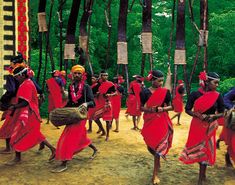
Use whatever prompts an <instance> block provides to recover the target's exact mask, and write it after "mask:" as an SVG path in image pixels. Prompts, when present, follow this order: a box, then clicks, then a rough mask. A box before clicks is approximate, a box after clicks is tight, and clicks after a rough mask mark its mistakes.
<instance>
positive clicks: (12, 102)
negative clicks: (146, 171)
mask: <svg viewBox="0 0 235 185" xmlns="http://www.w3.org/2000/svg"><path fill="white" fill-rule="evenodd" d="M9 73H10V74H9V75H8V76H7V79H6V81H7V84H6V93H5V94H4V95H3V96H2V97H1V101H0V102H1V110H2V111H3V115H2V120H4V123H3V125H2V126H1V128H0V138H1V139H5V141H6V148H5V149H4V150H2V151H0V153H1V154H4V153H11V152H12V151H14V152H15V157H14V159H13V160H11V161H8V162H7V163H6V165H10V166H11V165H16V164H19V162H20V161H21V153H22V152H25V151H27V150H29V149H30V148H32V147H34V146H35V145H39V150H42V149H44V147H45V146H46V147H48V148H49V149H50V151H51V155H50V157H49V161H53V160H54V159H56V160H59V161H61V164H60V165H58V166H56V167H55V168H54V169H53V170H52V172H63V171H65V170H66V169H67V162H68V161H70V160H72V157H73V155H74V154H76V153H77V152H80V151H81V150H83V149H84V148H86V147H90V148H91V149H92V151H93V153H92V155H91V158H92V159H93V158H94V157H95V156H96V155H97V151H98V150H97V148H96V146H95V145H94V144H92V141H91V140H90V139H89V138H88V135H87V133H89V132H92V122H93V121H94V122H95V123H96V124H97V125H98V128H99V130H98V131H97V133H99V134H100V136H104V137H105V141H108V140H109V139H110V128H111V125H112V122H114V121H115V129H114V131H115V132H117V133H118V132H119V113H120V109H121V100H122V96H123V94H124V93H125V91H124V88H123V87H122V85H121V84H122V83H123V82H124V79H123V78H122V76H116V77H114V79H113V81H112V82H111V81H109V80H108V73H107V72H106V71H101V72H100V74H99V75H93V76H92V77H91V82H92V84H91V85H88V84H87V83H86V78H87V77H86V72H85V69H84V67H83V66H81V65H74V66H73V67H72V68H71V73H70V74H69V75H68V78H69V81H70V83H69V85H68V89H67V90H66V86H67V85H66V83H67V82H66V78H65V75H66V74H65V72H64V71H62V72H60V71H53V72H52V77H51V78H50V79H48V80H47V81H46V84H47V90H48V101H49V103H48V112H51V111H52V110H54V109H55V108H62V107H79V106H81V105H82V106H85V107H86V108H87V110H88V118H87V120H81V121H77V122H76V123H74V124H71V125H66V126H65V128H64V130H63V132H62V134H61V136H60V138H59V140H58V142H57V146H56V148H55V147H53V146H52V145H51V144H50V143H49V142H48V141H47V140H46V138H45V136H44V135H43V134H42V133H41V131H40V124H41V123H40V122H41V117H40V113H39V102H41V100H42V99H44V95H43V92H42V91H41V89H40V87H39V86H38V85H37V83H36V82H35V81H34V80H33V71H32V70H31V69H30V68H29V67H28V66H27V65H26V64H25V62H24V60H23V58H22V56H20V55H19V56H16V57H13V58H12V60H11V62H10V67H9ZM133 77H134V79H135V80H134V81H132V82H131V83H130V87H129V89H128V92H127V93H128V98H127V102H126V105H127V110H126V113H125V114H126V116H132V122H133V128H132V129H133V130H137V131H140V132H141V135H142V136H143V139H144V142H145V143H146V145H147V149H148V151H149V152H150V153H151V154H152V155H153V157H154V168H153V176H152V183H153V184H159V183H160V178H159V173H158V172H159V168H160V166H161V165H160V159H161V158H162V159H166V155H167V153H168V151H169V150H170V148H171V146H172V138H173V125H172V121H171V119H174V118H175V117H177V118H178V120H177V124H178V125H180V124H181V123H180V116H181V113H182V112H183V96H184V84H183V81H182V80H179V82H178V86H177V88H176V95H175V96H174V98H173V99H172V95H171V92H170V90H168V89H166V88H164V87H163V82H164V74H163V73H162V72H161V71H160V70H153V71H151V72H149V75H148V76H147V77H146V78H143V77H142V76H140V75H135V76H133ZM144 80H148V81H150V82H151V85H150V86H149V87H146V86H145V85H144ZM199 80H200V83H199V85H200V87H199V89H198V90H197V91H195V92H192V93H191V94H190V95H189V97H188V99H187V103H186V106H185V112H186V113H187V114H189V115H190V116H192V121H191V125H190V129H189V134H188V139H187V142H186V144H185V147H184V149H183V151H182V152H181V154H180V156H179V160H180V161H182V162H183V163H185V164H192V163H198V164H199V178H198V184H199V185H201V184H203V183H204V181H205V179H206V169H207V166H208V165H213V164H214V163H215V159H216V145H217V148H218V147H219V142H220V141H222V140H223V141H225V143H226V144H227V145H228V148H227V152H226V155H225V162H226V165H227V166H228V167H229V166H232V162H231V160H230V159H231V158H232V159H233V161H235V132H234V130H233V128H232V127H231V128H230V127H228V126H227V123H226V121H224V120H225V119H224V115H225V114H224V112H225V109H226V110H231V109H233V108H234V100H235V88H233V89H232V90H231V91H230V92H228V93H227V94H225V96H224V97H223V96H222V95H221V94H220V93H218V92H217V91H216V88H217V87H218V85H219V80H220V77H219V75H218V74H217V73H215V72H208V73H206V72H201V73H200V75H199ZM38 99H39V100H40V101H38ZM224 100H225V101H224ZM173 110H174V111H175V112H176V115H175V116H173V117H172V118H170V117H169V114H168V112H169V111H173ZM142 114H143V120H144V124H143V127H142V128H140V127H139V120H140V117H141V115H142ZM101 119H102V120H103V121H105V123H106V125H105V126H106V127H105V128H104V127H103V125H102V122H101ZM48 122H49V118H48ZM86 122H87V123H88V130H86ZM218 124H220V125H223V131H222V133H221V135H220V138H219V140H218V141H217V143H216V130H217V128H218Z"/></svg>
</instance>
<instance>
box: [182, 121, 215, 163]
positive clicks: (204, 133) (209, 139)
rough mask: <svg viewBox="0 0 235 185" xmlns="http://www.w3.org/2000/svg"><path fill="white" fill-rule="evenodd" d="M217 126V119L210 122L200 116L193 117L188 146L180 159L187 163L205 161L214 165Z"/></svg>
mask: <svg viewBox="0 0 235 185" xmlns="http://www.w3.org/2000/svg"><path fill="white" fill-rule="evenodd" d="M217 127H218V123H217V121H215V122H212V123H210V124H209V123H207V122H203V121H201V120H199V119H198V118H193V119H192V121H191V126H190V130H189V135H188V140H187V143H186V146H185V148H184V150H183V151H182V153H181V155H180V157H179V159H180V160H181V161H182V162H183V163H185V164H192V163H196V162H203V161H204V162H207V163H208V164H210V165H213V164H214V163H215V157H216V147H215V135H216V129H217Z"/></svg>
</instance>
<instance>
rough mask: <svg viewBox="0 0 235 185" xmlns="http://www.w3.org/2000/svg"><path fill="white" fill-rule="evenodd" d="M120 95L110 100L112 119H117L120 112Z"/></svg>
mask: <svg viewBox="0 0 235 185" xmlns="http://www.w3.org/2000/svg"><path fill="white" fill-rule="evenodd" d="M121 98H122V97H121V95H116V96H113V97H112V98H111V104H112V108H113V118H114V119H118V118H119V113H120V110H121Z"/></svg>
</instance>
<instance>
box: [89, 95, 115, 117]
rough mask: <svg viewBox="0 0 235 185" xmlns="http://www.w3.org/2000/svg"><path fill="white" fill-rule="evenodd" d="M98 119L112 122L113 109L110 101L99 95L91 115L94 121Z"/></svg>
mask: <svg viewBox="0 0 235 185" xmlns="http://www.w3.org/2000/svg"><path fill="white" fill-rule="evenodd" d="M99 118H102V119H103V120H104V121H112V119H113V109H112V104H111V101H110V100H109V99H106V98H104V97H103V95H100V96H99V97H98V98H97V102H96V107H95V111H94V114H93V119H94V120H96V119H99Z"/></svg>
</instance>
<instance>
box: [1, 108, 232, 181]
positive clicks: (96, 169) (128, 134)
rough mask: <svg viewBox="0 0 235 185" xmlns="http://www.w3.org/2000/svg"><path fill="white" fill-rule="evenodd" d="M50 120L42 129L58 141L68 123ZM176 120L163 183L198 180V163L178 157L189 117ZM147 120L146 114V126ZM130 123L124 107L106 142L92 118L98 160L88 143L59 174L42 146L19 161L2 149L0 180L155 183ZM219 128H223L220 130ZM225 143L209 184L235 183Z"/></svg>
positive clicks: (139, 138)
mask: <svg viewBox="0 0 235 185" xmlns="http://www.w3.org/2000/svg"><path fill="white" fill-rule="evenodd" d="M172 114H173V113H170V115H172ZM45 122H46V120H43V123H42V127H41V130H42V132H43V133H44V134H45V136H46V137H47V139H48V140H49V141H50V142H51V143H52V144H53V145H54V146H55V145H56V143H57V140H58V138H59V136H60V133H61V132H62V130H63V129H62V128H61V129H56V128H55V127H54V126H52V125H51V124H49V125H46V124H45ZM175 122H176V120H174V121H173V123H174V138H173V147H172V149H171V150H170V152H169V154H168V156H167V161H162V166H161V172H160V174H159V177H160V179H161V184H162V185H175V184H177V185H178V184H180V185H195V184H196V182H197V177H198V164H194V165H184V164H182V163H181V162H179V160H178V156H179V153H180V152H181V150H182V149H183V146H184V144H185V142H186V139H187V135H188V129H189V123H190V117H189V116H187V115H186V114H183V117H182V121H181V122H182V125H181V126H176V125H175ZM142 123H143V121H142V120H141V126H142ZM0 125H2V122H1V123H0ZM113 127H114V125H113ZM131 127H132V122H131V119H130V118H129V120H127V119H126V117H125V116H124V110H122V112H121V117H120V132H119V133H115V132H111V133H110V140H109V141H108V142H105V141H104V138H98V135H97V134H96V131H97V127H96V125H95V124H93V133H91V134H89V137H90V138H91V139H92V140H93V143H94V144H95V145H96V147H97V148H98V149H99V154H98V155H97V157H96V158H95V159H94V160H90V159H89V156H90V155H91V154H92V151H91V149H89V148H86V149H84V150H83V151H82V152H80V153H78V154H76V155H75V156H74V159H73V160H72V161H71V162H69V164H68V170H67V171H65V172H63V173H60V174H54V173H51V172H50V170H51V169H52V168H53V167H54V166H55V165H57V164H58V162H56V161H55V162H53V163H47V159H48V157H49V155H50V152H49V150H48V149H45V150H43V152H42V153H41V154H37V149H38V147H34V148H33V149H31V150H29V151H27V152H25V153H23V154H22V162H21V164H19V165H16V166H14V167H9V166H6V165H4V163H5V162H6V161H8V160H10V159H12V158H13V154H8V155H6V154H5V155H3V154H0V185H8V184H9V185H22V184H23V185H31V184H32V185H41V184H48V185H73V184H74V185H75V184H76V185H77V184H78V185H111V184H113V185H150V184H151V180H150V179H151V174H152V168H153V157H152V156H151V155H150V154H149V153H148V151H147V149H146V146H145V144H144V141H143V139H142V136H141V135H140V132H137V131H133V130H131ZM220 131H221V128H219V130H218V132H217V133H218V134H219V133H220ZM4 144H5V142H4V140H0V148H3V147H4ZM225 149H226V146H225V145H224V143H223V142H221V149H220V150H218V151H217V161H216V164H215V165H214V166H213V167H209V168H208V170H207V177H208V180H207V182H206V185H221V184H224V185H232V184H233V185H234V184H235V169H227V168H225V165H224V153H225Z"/></svg>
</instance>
